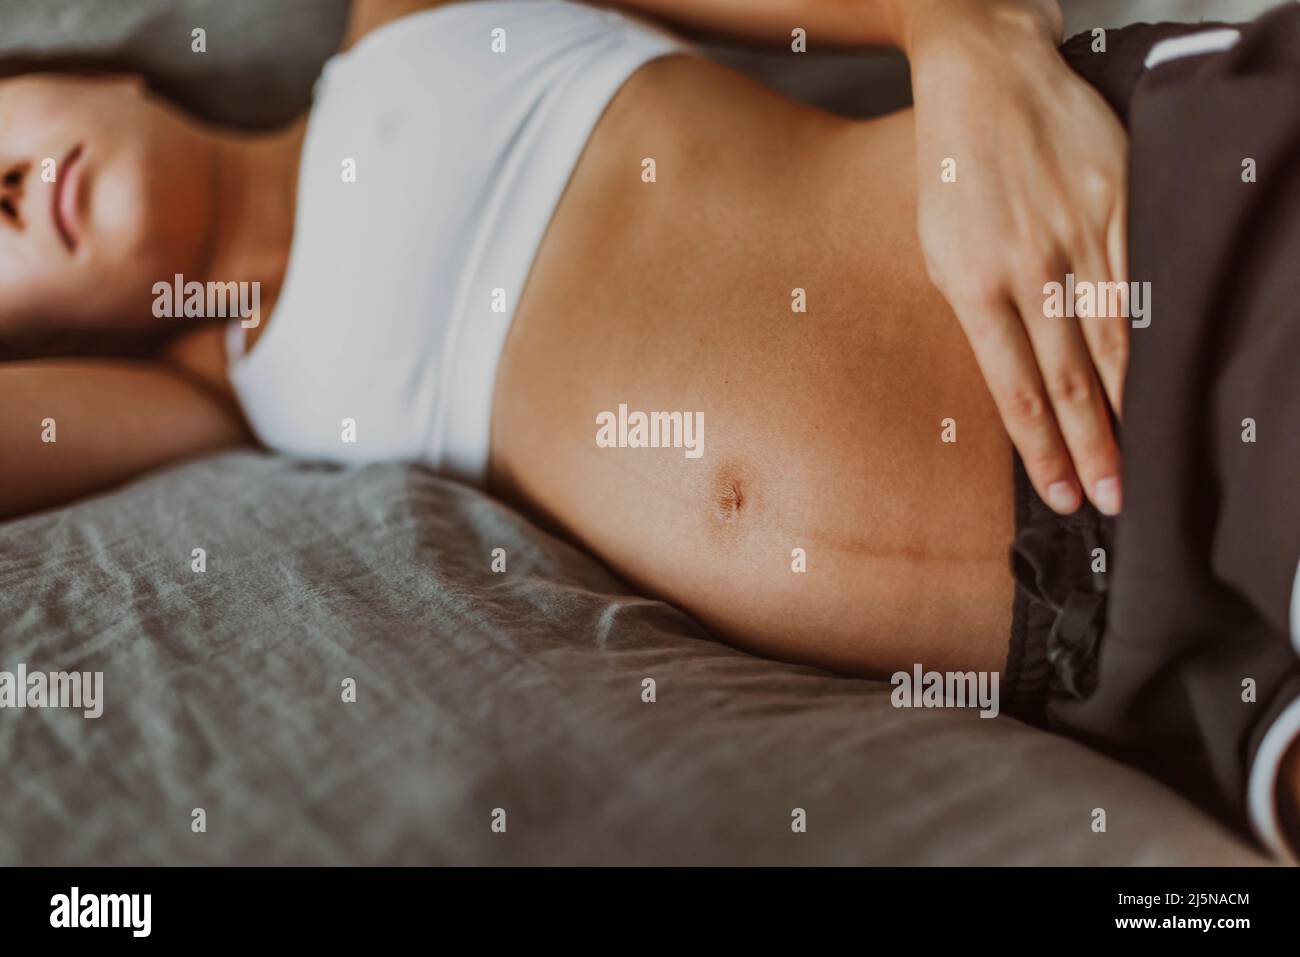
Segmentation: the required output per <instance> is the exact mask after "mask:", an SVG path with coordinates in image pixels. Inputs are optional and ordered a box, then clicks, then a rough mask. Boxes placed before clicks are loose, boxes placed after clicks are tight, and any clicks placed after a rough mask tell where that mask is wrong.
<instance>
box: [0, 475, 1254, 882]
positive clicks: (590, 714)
mask: <svg viewBox="0 0 1300 957" xmlns="http://www.w3.org/2000/svg"><path fill="white" fill-rule="evenodd" d="M195 548H203V549H204V550H205V552H206V558H207V570H206V572H201V573H200V572H195V571H194V570H193V569H192V554H193V549H195ZM495 548H503V549H505V551H506V571H505V573H503V574H498V573H494V572H493V571H492V570H491V553H492V550H493V549H495ZM0 634H3V641H2V642H0V668H7V669H12V668H14V667H16V665H17V664H18V663H20V662H21V663H25V664H26V665H27V666H28V667H29V668H32V669H37V668H39V669H43V670H83V671H103V672H104V675H105V677H104V681H105V695H104V697H105V705H104V713H103V716H102V717H100V718H98V719H86V718H84V717H82V716H80V714H79V713H74V712H69V711H62V710H53V709H46V710H26V711H0V795H3V799H0V862H3V863H39V864H55V863H64V864H81V863H115V864H159V863H163V864H170V863H231V864H233V863H241V864H250V863H252V864H257V863H327V864H342V863H506V862H509V863H535V862H551V863H595V862H601V863H630V862H639V863H686V862H712V863H758V862H786V863H801V862H802V863H812V862H817V863H865V862H872V863H976V862H979V863H988V862H1015V863H1030V862H1049V863H1080V862H1089V863H1101V862H1120V863H1185V862H1223V863H1227V862H1233V863H1248V862H1252V861H1254V860H1256V858H1255V857H1254V856H1253V854H1252V853H1251V852H1249V851H1248V850H1247V849H1246V848H1245V847H1244V846H1243V845H1242V844H1241V843H1240V842H1239V841H1237V840H1236V839H1235V838H1234V837H1232V836H1231V835H1229V834H1227V833H1226V832H1225V831H1224V830H1223V829H1222V828H1220V827H1219V826H1218V825H1217V824H1215V823H1214V822H1212V821H1210V820H1209V819H1208V818H1206V817H1205V816H1204V815H1202V814H1201V813H1200V812H1198V811H1197V810H1195V809H1194V808H1192V807H1191V806H1190V805H1188V804H1186V803H1185V802H1183V801H1182V800H1181V799H1179V798H1177V797H1176V796H1174V795H1172V794H1171V793H1169V792H1168V791H1166V790H1164V789H1162V788H1161V787H1159V786H1158V785H1156V784H1155V783H1154V782H1152V781H1149V780H1148V779H1146V778H1145V777H1143V776H1141V775H1140V774H1138V773H1136V772H1133V771H1129V770H1127V769H1125V768H1122V767H1120V766H1118V765H1116V764H1114V763H1112V762H1110V761H1108V760H1106V759H1104V758H1102V757H1100V756H1097V755H1095V754H1093V753H1091V752H1089V751H1087V750H1086V749H1084V748H1082V747H1080V746H1078V745H1076V744H1074V743H1072V742H1069V741H1066V740H1064V739H1060V738H1056V737H1053V736H1050V735H1047V734H1044V733H1042V732H1039V731H1036V730H1032V729H1030V728H1027V727H1025V726H1023V725H1021V724H1019V723H1017V722H1015V721H1014V720H1012V719H1010V718H1006V717H999V718H997V719H994V720H987V719H981V718H978V717H977V716H976V715H975V714H974V713H972V712H961V713H956V712H920V711H916V712H906V711H898V710H895V709H894V708H892V707H891V706H890V704H889V699H888V695H887V692H888V690H889V689H888V686H887V685H881V684H877V683H873V682H866V681H857V680H850V679H845V678H838V677H833V676H830V675H827V674H823V673H820V672H817V671H815V670H813V669H809V668H799V667H792V666H789V665H782V664H777V663H774V662H769V661H764V660H761V659H758V658H754V657H751V656H749V655H746V654H743V653H741V652H738V651H735V650H732V649H730V648H728V647H727V646H725V645H723V644H720V643H719V642H717V641H715V640H713V639H711V638H710V636H709V635H708V634H707V633H705V632H704V631H703V630H702V629H701V628H700V627H699V626H698V625H697V624H695V623H694V622H693V621H692V620H691V619H690V618H688V617H687V616H686V615H684V614H682V613H681V612H679V611H677V610H676V609H674V608H672V607H670V606H668V605H665V604H662V603H660V602H656V601H649V600H647V599H644V598H641V597H638V596H637V595H635V594H632V593H631V592H630V591H629V590H628V589H627V587H626V586H625V585H623V584H622V583H621V582H620V581H619V580H617V579H616V578H615V577H613V576H612V575H611V574H610V573H609V572H608V571H606V570H605V569H604V568H603V567H602V566H601V565H600V564H599V563H597V562H596V561H595V560H593V559H592V558H590V557H588V556H587V555H585V554H583V553H582V552H580V551H578V550H576V549H574V548H572V547H570V546H569V545H567V544H564V543H562V542H560V541H558V540H556V539H555V538H552V537H550V536H548V535H546V534H544V533H543V532H541V531H539V530H538V529H537V528H535V527H534V526H533V525H531V524H530V523H529V522H527V521H526V520H524V519H523V518H521V517H520V516H518V515H517V514H515V513H514V512H512V511H510V510H509V509H507V508H505V507H503V506H501V505H499V504H497V503H495V502H494V501H492V500H491V499H489V498H487V497H485V496H482V495H480V494H478V493H477V492H474V491H472V490H469V489H467V488H464V487H461V486H458V485H455V484H452V483H449V482H445V481H442V480H439V479H436V478H434V477H432V476H430V475H429V474H427V473H425V472H423V471H420V470H416V469H406V468H400V467H397V466H383V467H371V468H366V469H362V470H357V471H338V470H334V469H328V468H323V467H312V466H304V465H296V464H292V463H290V462H288V461H286V460H284V459H281V458H276V457H272V456H267V455H262V454H257V453H252V452H247V453H229V454H224V455H220V456H215V457H212V458H209V459H206V460H203V461H198V462H194V463H191V464H188V465H185V466H182V467H180V468H177V469H174V470H170V471H167V472H164V473H161V474H158V475H154V476H152V477H148V478H145V479H143V480H141V481H139V482H136V483H134V484H132V485H131V486H129V487H128V488H126V489H124V490H121V491H119V492H116V493H114V494H112V495H109V496H106V497H101V498H98V499H94V500H91V501H88V502H84V503H82V504H79V505H76V506H73V507H71V508H67V509H60V510H57V511H53V512H49V513H45V514H42V515H37V516H33V517H29V518H26V519H23V520H20V521H17V522H12V523H9V524H6V525H3V526H0ZM347 678H352V679H355V681H356V687H357V693H356V701H355V703H345V702H344V701H343V694H342V683H343V681H344V679H347ZM647 678H653V679H654V681H655V683H656V699H657V700H655V701H654V702H653V703H647V702H644V701H643V700H642V690H643V682H644V680H645V679H647ZM1098 807H1100V808H1105V809H1106V810H1107V831H1106V833H1104V834H1097V833H1093V831H1092V830H1091V821H1092V811H1093V809H1094V808H1098ZM194 808H203V809H204V811H205V813H206V818H207V831H206V833H198V834H196V833H193V832H192V830H191V820H192V812H193V809H194ZM496 808H502V809H504V810H505V812H506V832H505V833H504V834H498V833H494V832H493V831H492V830H491V827H490V825H491V821H492V814H493V811H494V809H496ZM795 808H803V809H804V810H805V811H806V813H807V820H808V829H807V832H806V833H803V834H796V833H793V832H792V830H791V814H792V812H793V810H794V809H795Z"/></svg>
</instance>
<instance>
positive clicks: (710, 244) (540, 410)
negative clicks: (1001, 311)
mask: <svg viewBox="0 0 1300 957" xmlns="http://www.w3.org/2000/svg"><path fill="white" fill-rule="evenodd" d="M645 158H653V159H654V161H655V167H656V169H655V172H656V181H655V182H653V183H647V182H643V180H642V171H643V165H642V161H643V159H645ZM913 164H914V157H913V140H912V124H911V114H910V112H907V113H901V114H897V115H895V116H892V117H889V118H886V119H883V120H879V121H875V122H872V123H868V124H861V123H849V122H846V121H843V120H840V119H838V118H833V117H830V116H828V115H826V114H824V113H821V112H819V111H815V110H812V109H809V108H807V107H803V106H799V105H796V104H793V103H791V102H789V101H787V100H785V99H783V98H781V97H779V96H777V95H776V94H773V93H770V92H768V91H767V90H765V89H763V88H762V87H760V86H758V85H757V84H755V83H753V82H752V81H749V80H747V79H744V78H742V77H740V76H738V75H736V74H734V73H732V72H730V71H728V70H726V69H724V68H722V67H719V66H717V65H714V64H711V63H708V62H705V61H701V60H696V59H693V58H687V57H674V58H671V59H667V60H659V61H656V62H653V63H651V64H648V65H647V66H645V67H643V68H642V69H641V70H640V71H638V72H637V73H636V74H634V75H633V76H632V78H631V79H630V80H629V81H628V83H627V84H626V85H625V86H624V88H623V89H622V90H621V91H620V92H619V94H618V96H617V97H616V98H615V99H614V101H613V102H612V103H611V105H610V107H609V109H608V111H607V112H606V114H605V116H604V117H603V118H602V120H601V122H600V124H599V125H598V127H597V129H596V131H595V133H594V135H593V137H592V139H591V141H590V142H589V143H588V145H587V148H586V151H585V153H584V154H583V158H582V160H581V162H580V163H579V165H578V167H577V168H576V170H575V172H574V175H573V178H572V179H571V181H570V183H569V186H568V188H567V190H566V192H565V195H564V197H563V199H562V200H561V202H560V205H559V207H558V209H557V211H556V214H555V216H554V218H553V220H552V222H551V225H550V227H549V229H548V232H547V234H546V238H545V240H544V242H543V244H542V246H541V249H540V251H539V254H538V256H537V259H536V261H535V263H534V265H533V269H532V272H531V274H530V277H529V281H528V285H527V287H526V289H525V293H524V295H523V298H522V300H521V301H520V303H519V306H518V309H517V310H516V316H515V320H514V325H513V327H512V330H511V333H510V337H509V340H508V342H507V344H506V348H505V352H504V354H503V356H502V359H501V363H500V367H499V373H498V378H497V385H496V397H495V404H494V411H493V422H492V433H493V434H492V484H493V487H494V489H495V490H496V491H497V492H498V493H499V494H501V495H503V496H504V497H506V498H507V499H509V500H511V501H514V502H515V503H516V504H519V505H520V506H522V507H523V508H525V509H526V510H528V511H530V512H532V513H533V514H535V515H538V516H540V517H542V518H543V519H544V520H546V521H548V522H550V523H552V524H553V525H556V526H558V527H559V528H560V529H562V530H563V531H564V532H566V533H567V534H569V535H570V536H572V537H573V538H575V539H576V540H578V541H579V542H581V543H583V544H585V545H586V546H587V547H588V548H590V549H591V550H592V551H594V552H595V553H596V554H597V555H599V556H600V557H601V558H603V559H604V560H605V561H606V562H607V563H608V564H609V565H610V566H611V567H613V568H614V569H615V570H616V571H618V572H619V573H620V574H622V575H623V576H624V577H625V578H626V579H628V580H629V581H630V582H631V583H633V584H635V585H636V586H638V587H639V588H640V589H642V590H644V591H647V592H649V593H652V594H654V595H657V596H661V597H663V598H665V599H668V600H670V601H672V602H674V603H676V604H678V605H680V606H682V607H683V608H685V609H687V610H688V611H690V612H692V613H693V614H695V615H696V616H697V617H698V618H699V619H701V620H702V621H703V622H705V623H706V624H707V625H709V626H711V627H712V628H713V629H714V630H715V631H717V632H718V633H719V634H721V635H723V636H725V637H726V638H728V639H729V640H731V641H733V642H734V643H736V644H738V645H740V646H742V647H745V648H748V649H751V650H753V651H756V652H759V653H761V654H766V655H770V656H773V657H778V658H783V659H787V660H793V661H802V662H808V663H812V664H818V665H822V666H825V667H829V668H833V669H835V670H839V671H846V672H852V673H863V674H879V673H887V672H892V671H894V670H896V669H900V668H905V669H910V668H911V666H912V665H913V664H914V663H918V662H919V663H921V664H923V665H925V666H926V667H934V668H939V669H944V670H946V669H952V668H962V669H968V668H978V669H990V670H992V669H998V668H1000V667H1001V666H1002V663H1003V661H1004V659H1005V654H1006V647H1007V640H1008V635H1009V632H1010V618H1011V605H1012V584H1011V579H1010V576H1009V573H1008V571H1007V545H1008V543H1009V541H1010V537H1011V534H1012V490H1011V489H1012V486H1011V450H1010V445H1009V443H1008V441H1007V439H1006V437H1005V435H1004V433H1003V431H1002V429H1001V426H1000V425H999V422H998V418H997V415H996V412H995V409H994V407H993V404H992V400H991V399H990V398H989V396H988V393H987V392H986V390H985V387H984V385H983V382H982V379H981V378H980V374H979V371H978V369H977V367H976V365H975V362H974V360H973V358H972V356H971V354H970V352H969V349H968V347H967V346H966V343H965V341H964V339H963V337H962V333H961V331H960V328H959V327H958V325H957V323H956V321H955V319H954V318H953V316H952V314H951V313H950V312H949V310H948V309H947V307H946V305H945V304H944V302H943V300H942V299H941V297H940V296H939V294H938V293H937V292H936V291H935V290H934V289H933V288H932V287H931V285H930V283H929V282H928V281H927V278H926V275H925V269H924V266H923V264H922V260H921V254H920V250H919V246H918V244H917V239H916V234H915V226H914V221H915V183H914V172H913ZM936 175H938V173H937V171H936ZM970 241H971V242H979V241H980V240H979V237H971V240H970ZM795 289H803V290H805V291H806V301H807V312H805V313H799V312H794V311H792V308H791V306H792V302H793V298H792V294H793V290H795ZM620 403H623V404H626V405H627V407H628V409H629V410H633V411H635V410H641V411H646V412H650V411H680V412H686V413H694V412H699V413H702V414H703V423H704V433H703V437H704V441H703V454H702V455H701V456H700V457H699V458H690V457H687V455H686V454H685V450H684V449H682V448H602V447H598V445H597V442H596V434H597V415H598V414H599V413H601V412H604V411H609V412H614V413H617V411H618V407H619V405H620ZM949 418H950V419H953V420H955V428H956V441H955V442H944V441H942V433H943V420H945V419H949ZM796 549H802V550H803V554H804V556H805V563H806V571H804V572H798V571H795V570H794V568H795V567H797V565H798V553H797V552H796V551H795V550H796Z"/></svg>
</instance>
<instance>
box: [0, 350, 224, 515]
mask: <svg viewBox="0 0 1300 957" xmlns="http://www.w3.org/2000/svg"><path fill="white" fill-rule="evenodd" d="M248 441H249V436H248V433H247V430H246V428H245V426H244V425H243V422H242V419H241V418H240V415H239V413H238V411H237V409H236V408H235V407H234V406H233V404H232V403H230V402H228V401H225V400H223V399H222V397H221V396H220V395H218V394H217V393H215V392H214V391H213V390H212V389H210V388H209V387H207V386H206V385H204V384H202V383H200V382H198V381H196V380H195V379H193V378H192V377H190V376H188V375H187V374H186V373H185V372H183V371H181V370H179V369H176V368H173V367H171V366H168V365H165V364H163V363H160V362H154V361H139V360H121V359H77V360H72V359H59V360H40V361H34V362H10V363H0V518H8V517H13V516H15V515H21V514H24V513H26V512H30V511H34V510H36V509H41V508H47V507H49V506H52V505H58V504H62V503H64V502H68V501H71V500H72V499H75V498H79V497H81V496H83V495H89V494H91V493H93V492H98V491H101V490H103V489H106V488H109V487H111V486H113V485H116V484H118V483H120V482H123V481H126V480H127V479H129V478H131V477H133V476H135V475H138V474H139V473H141V472H144V471H147V470H149V469H153V468H157V467H158V466H161V465H165V464H167V463H168V462H171V461H173V460H176V459H179V458H183V457H186V456H190V455H195V454H198V453H201V452H206V451H210V450H214V449H217V448H221V447H225V446H233V445H241V444H246V443H248Z"/></svg>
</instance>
